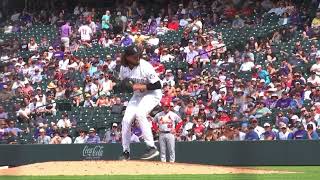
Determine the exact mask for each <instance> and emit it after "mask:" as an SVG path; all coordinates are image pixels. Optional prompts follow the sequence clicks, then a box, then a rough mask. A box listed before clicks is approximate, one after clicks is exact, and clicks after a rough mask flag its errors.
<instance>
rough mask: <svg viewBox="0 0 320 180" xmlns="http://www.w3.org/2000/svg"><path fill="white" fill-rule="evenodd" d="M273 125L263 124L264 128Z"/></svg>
mask: <svg viewBox="0 0 320 180" xmlns="http://www.w3.org/2000/svg"><path fill="white" fill-rule="evenodd" d="M270 126H271V125H270V123H268V122H266V123H264V124H263V127H270Z"/></svg>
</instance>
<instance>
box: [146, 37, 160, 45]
mask: <svg viewBox="0 0 320 180" xmlns="http://www.w3.org/2000/svg"><path fill="white" fill-rule="evenodd" d="M147 43H148V44H150V45H152V46H157V45H158V44H159V38H151V39H149V40H148V42H147Z"/></svg>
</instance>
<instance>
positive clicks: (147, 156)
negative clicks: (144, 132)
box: [141, 147, 160, 160]
mask: <svg viewBox="0 0 320 180" xmlns="http://www.w3.org/2000/svg"><path fill="white" fill-rule="evenodd" d="M159 154H160V153H159V151H158V150H157V149H156V148H155V147H148V149H147V152H146V153H145V154H144V155H142V156H141V159H144V160H148V159H152V158H155V157H157V156H159Z"/></svg>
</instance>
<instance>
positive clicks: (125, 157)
mask: <svg viewBox="0 0 320 180" xmlns="http://www.w3.org/2000/svg"><path fill="white" fill-rule="evenodd" d="M119 160H123V161H126V160H130V153H129V152H128V151H124V152H123V153H122V154H121V156H120V157H119Z"/></svg>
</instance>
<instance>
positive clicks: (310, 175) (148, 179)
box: [0, 166, 320, 180]
mask: <svg viewBox="0 0 320 180" xmlns="http://www.w3.org/2000/svg"><path fill="white" fill-rule="evenodd" d="M249 168H255V169H264V170H277V171H291V172H299V173H294V174H263V175H255V174H225V175H218V174H217V175H143V176H141V175H138V176H123V175H116V176H0V180H49V179H54V180H78V179H79V180H124V179H134V180H156V179H157V180H158V179H160V180H191V179H196V180H200V179H217V180H259V179H275V180H281V179H283V180H301V179H302V180H316V179H320V178H319V175H318V173H319V172H320V166H259V167H249Z"/></svg>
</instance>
